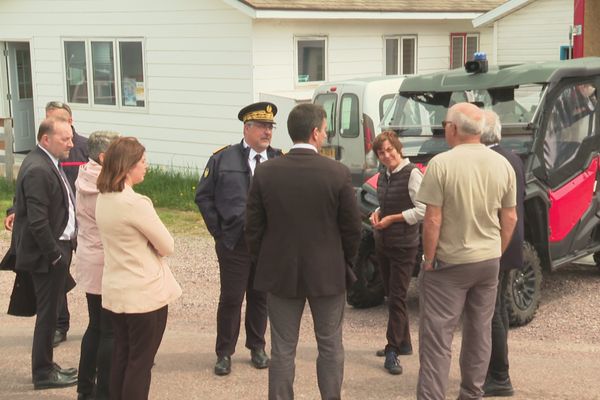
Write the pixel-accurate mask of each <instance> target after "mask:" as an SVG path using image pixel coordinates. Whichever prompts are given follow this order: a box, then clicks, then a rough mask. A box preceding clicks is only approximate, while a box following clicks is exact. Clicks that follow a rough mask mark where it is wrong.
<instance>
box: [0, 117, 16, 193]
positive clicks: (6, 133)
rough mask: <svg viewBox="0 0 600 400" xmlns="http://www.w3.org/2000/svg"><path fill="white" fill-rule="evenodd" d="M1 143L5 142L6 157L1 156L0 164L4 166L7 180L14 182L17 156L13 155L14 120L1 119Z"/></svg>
mask: <svg viewBox="0 0 600 400" xmlns="http://www.w3.org/2000/svg"><path fill="white" fill-rule="evenodd" d="M0 128H3V129H0V142H4V155H0V164H4V172H5V176H6V179H7V180H9V181H12V180H13V179H14V176H13V167H14V165H15V156H14V154H13V139H14V138H13V120H12V118H0Z"/></svg>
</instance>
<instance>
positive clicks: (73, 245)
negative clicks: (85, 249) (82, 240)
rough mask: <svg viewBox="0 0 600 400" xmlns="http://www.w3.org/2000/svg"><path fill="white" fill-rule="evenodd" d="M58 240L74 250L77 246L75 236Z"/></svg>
mask: <svg viewBox="0 0 600 400" xmlns="http://www.w3.org/2000/svg"><path fill="white" fill-rule="evenodd" d="M58 242H59V243H63V244H65V245H68V246H69V247H70V248H71V250H75V249H76V248H77V238H73V239H59V240H58Z"/></svg>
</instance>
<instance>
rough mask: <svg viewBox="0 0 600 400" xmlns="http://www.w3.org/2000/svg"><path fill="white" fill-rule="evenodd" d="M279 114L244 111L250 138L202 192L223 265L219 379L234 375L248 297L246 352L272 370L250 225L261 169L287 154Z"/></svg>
mask: <svg viewBox="0 0 600 400" xmlns="http://www.w3.org/2000/svg"><path fill="white" fill-rule="evenodd" d="M276 114H277V107H276V106H275V104H272V103H268V102H260V103H254V104H250V105H249V106H246V107H244V108H242V109H241V110H240V112H239V114H238V119H239V120H240V121H242V122H243V123H244V138H243V139H242V141H241V142H240V143H237V144H234V145H230V146H226V147H224V148H222V149H220V150H217V151H216V152H215V153H214V154H213V155H212V156H211V157H210V159H209V160H208V163H207V164H206V168H205V169H204V173H203V174H202V177H201V178H200V182H199V183H198V188H197V190H196V204H197V205H198V208H199V209H200V212H201V213H202V217H203V218H204V222H205V223H206V227H207V228H208V230H209V232H210V234H211V235H212V236H213V237H214V239H215V249H216V252H217V258H218V260H219V270H220V274H219V275H220V281H221V294H220V297H219V306H218V309H217V342H216V346H215V350H216V353H217V363H216V364H215V369H214V372H215V374H216V375H228V374H229V373H230V372H231V356H232V355H233V353H234V352H235V346H236V343H237V339H238V335H239V331H240V321H241V307H242V302H243V300H244V294H245V295H246V318H245V327H246V347H247V348H248V349H250V354H251V361H252V364H253V365H254V367H256V368H258V369H263V368H267V367H268V365H269V357H268V356H267V353H266V352H265V330H266V328H267V305H266V294H265V293H263V292H259V291H256V290H254V289H253V282H254V272H255V268H256V265H255V264H254V263H252V262H251V260H250V255H249V254H248V250H247V248H246V242H245V240H244V220H245V217H246V199H247V194H248V189H249V187H250V181H251V179H252V175H253V174H254V169H255V168H256V165H258V164H259V163H261V162H265V161H267V160H270V159H272V158H274V157H279V156H280V155H281V154H282V153H281V150H278V149H274V148H272V147H271V146H270V144H271V139H272V137H273V129H274V121H273V117H274V116H275V115H276Z"/></svg>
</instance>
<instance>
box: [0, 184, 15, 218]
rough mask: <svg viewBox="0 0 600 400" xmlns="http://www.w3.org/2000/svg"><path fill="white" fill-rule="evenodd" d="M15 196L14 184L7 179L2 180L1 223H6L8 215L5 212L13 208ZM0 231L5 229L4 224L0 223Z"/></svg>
mask: <svg viewBox="0 0 600 400" xmlns="http://www.w3.org/2000/svg"><path fill="white" fill-rule="evenodd" d="M14 195H15V184H14V182H9V181H7V180H6V179H5V178H0V216H2V218H0V221H4V216H5V215H6V214H5V211H6V209H7V208H9V207H11V206H12V202H13V196H14ZM0 229H4V228H3V224H2V223H0Z"/></svg>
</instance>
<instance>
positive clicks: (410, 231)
mask: <svg viewBox="0 0 600 400" xmlns="http://www.w3.org/2000/svg"><path fill="white" fill-rule="evenodd" d="M415 168H416V166H415V165H414V164H412V163H409V164H407V165H406V166H404V167H403V168H402V169H401V170H400V171H398V172H396V173H393V174H390V175H389V176H388V175H387V174H386V173H385V171H382V172H381V173H380V174H379V179H378V180H377V199H378V200H379V213H380V218H384V217H387V216H388V215H394V214H400V213H401V212H403V211H405V210H409V209H411V208H413V207H414V206H415V205H414V204H413V202H412V200H411V198H410V194H409V192H408V181H409V179H410V174H411V172H412V170H413V169H415ZM375 238H376V240H377V242H378V244H379V245H383V246H386V247H414V246H418V245H419V224H414V225H410V224H407V223H406V222H394V223H393V224H391V225H390V226H388V227H387V228H385V229H383V230H381V231H379V230H375Z"/></svg>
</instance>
